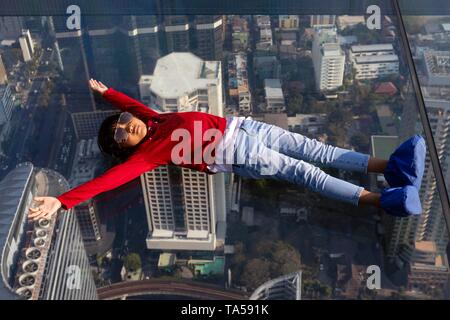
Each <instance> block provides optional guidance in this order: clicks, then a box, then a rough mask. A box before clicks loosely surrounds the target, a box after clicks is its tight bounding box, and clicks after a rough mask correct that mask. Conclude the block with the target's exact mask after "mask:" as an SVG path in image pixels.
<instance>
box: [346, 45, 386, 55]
mask: <svg viewBox="0 0 450 320" xmlns="http://www.w3.org/2000/svg"><path fill="white" fill-rule="evenodd" d="M393 50H394V47H393V46H392V44H390V43H382V44H366V45H355V46H352V47H351V51H352V52H354V53H357V52H372V51H393Z"/></svg>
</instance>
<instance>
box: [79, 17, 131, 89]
mask: <svg viewBox="0 0 450 320" xmlns="http://www.w3.org/2000/svg"><path fill="white" fill-rule="evenodd" d="M85 19H86V30H87V35H88V37H87V38H88V43H89V50H88V51H89V54H88V55H87V58H88V59H87V60H88V64H89V69H90V71H91V73H92V75H93V76H94V78H96V79H101V81H102V82H103V83H105V84H108V85H109V86H110V87H113V88H118V87H120V84H121V78H120V73H119V68H118V67H117V66H118V65H119V60H120V58H121V57H119V55H118V45H117V41H118V35H117V33H118V27H117V25H118V24H119V22H120V19H121V17H118V16H87V17H86V18H85ZM122 58H123V57H122ZM123 59H125V60H126V58H123Z"/></svg>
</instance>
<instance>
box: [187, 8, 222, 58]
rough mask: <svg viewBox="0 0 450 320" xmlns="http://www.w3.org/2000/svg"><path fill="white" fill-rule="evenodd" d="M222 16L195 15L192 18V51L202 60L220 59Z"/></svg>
mask: <svg viewBox="0 0 450 320" xmlns="http://www.w3.org/2000/svg"><path fill="white" fill-rule="evenodd" d="M223 20H224V18H223V16H221V15H197V16H195V18H194V33H195V36H194V39H195V42H194V44H193V46H194V48H193V50H192V51H193V52H194V53H195V55H197V56H198V57H200V58H202V59H204V60H218V61H221V60H222V56H223V41H224V38H225V33H224V21H223Z"/></svg>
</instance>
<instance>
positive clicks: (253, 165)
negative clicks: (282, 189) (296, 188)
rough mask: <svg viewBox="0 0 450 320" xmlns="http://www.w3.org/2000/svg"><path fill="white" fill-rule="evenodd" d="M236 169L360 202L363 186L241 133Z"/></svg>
mask: <svg viewBox="0 0 450 320" xmlns="http://www.w3.org/2000/svg"><path fill="white" fill-rule="evenodd" d="M236 142H237V144H236V149H235V156H236V158H239V159H238V161H237V162H235V164H233V172H234V173H236V174H238V175H241V176H244V177H250V178H254V179H262V178H271V179H277V180H285V181H289V182H292V183H294V184H298V185H301V186H305V187H307V188H308V189H310V190H312V191H314V192H318V193H320V194H322V195H323V196H326V197H329V198H332V199H336V200H339V201H343V202H348V203H350V204H353V205H355V206H357V205H358V202H359V196H360V194H361V192H362V190H363V189H364V188H362V187H359V186H356V185H354V184H351V183H349V182H347V181H344V180H340V179H337V178H335V177H332V176H330V175H328V174H326V173H325V172H323V171H322V170H320V169H319V168H317V167H315V166H313V165H311V164H310V163H307V162H305V161H303V160H299V159H295V158H292V157H289V156H287V155H285V154H282V153H279V152H277V151H275V150H272V149H270V148H268V147H266V146H265V145H263V144H260V143H257V140H256V139H255V137H254V136H251V135H248V134H247V133H245V132H244V131H240V132H239V133H238V136H237V139H236Z"/></svg>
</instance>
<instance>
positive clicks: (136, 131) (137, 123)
mask: <svg viewBox="0 0 450 320" xmlns="http://www.w3.org/2000/svg"><path fill="white" fill-rule="evenodd" d="M116 127H119V128H123V129H125V131H126V132H127V133H128V137H127V140H126V141H125V142H121V143H119V146H120V147H121V148H131V147H134V146H136V145H137V144H138V143H139V142H141V140H142V139H143V138H144V137H145V135H146V134H147V125H146V124H145V123H144V122H143V121H142V120H141V119H139V118H136V117H133V118H132V119H131V120H130V121H129V122H127V123H125V124H118V123H116V125H115V127H114V129H115V128H116Z"/></svg>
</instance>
